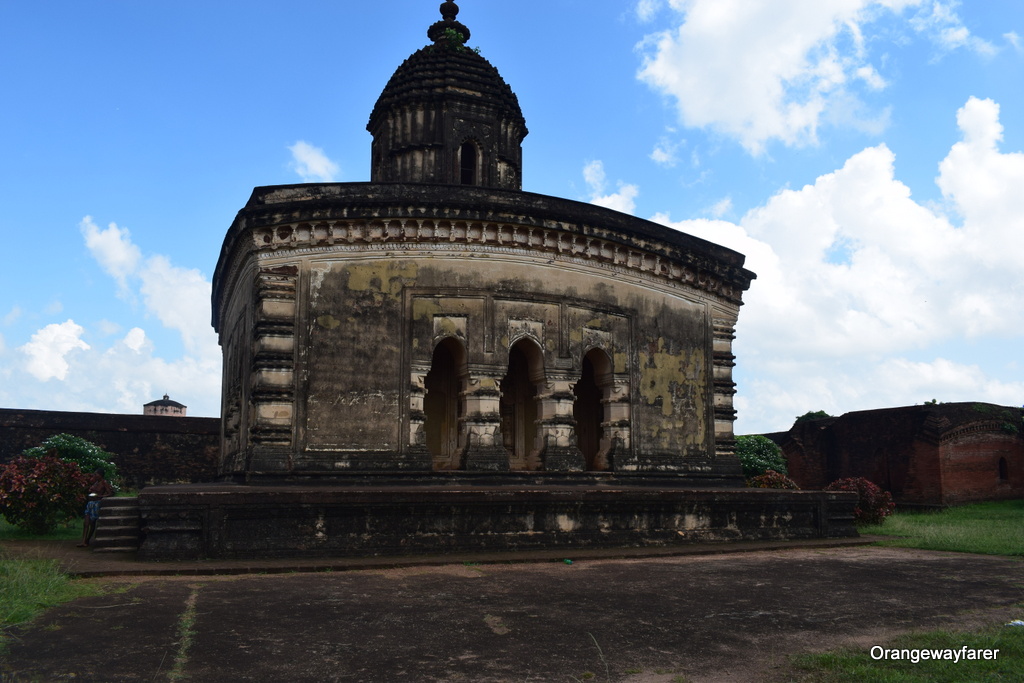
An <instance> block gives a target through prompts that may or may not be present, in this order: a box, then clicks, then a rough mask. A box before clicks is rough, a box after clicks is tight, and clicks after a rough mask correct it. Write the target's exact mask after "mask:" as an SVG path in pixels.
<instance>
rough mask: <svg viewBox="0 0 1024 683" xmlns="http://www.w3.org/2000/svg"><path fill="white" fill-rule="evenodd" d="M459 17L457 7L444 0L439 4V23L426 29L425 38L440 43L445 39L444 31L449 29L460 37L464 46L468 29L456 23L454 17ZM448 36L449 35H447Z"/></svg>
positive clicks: (467, 36)
mask: <svg viewBox="0 0 1024 683" xmlns="http://www.w3.org/2000/svg"><path fill="white" fill-rule="evenodd" d="M457 16H459V6H458V5H456V4H455V3H454V2H452V0H446V2H442V3H441V19H442V20H441V21H438V22H436V23H435V24H434V25H433V26H431V27H430V28H429V29H427V37H428V38H430V39H431V40H432V41H434V42H435V43H440V42H441V41H442V40H444V39H445V31H447V30H449V29H451V30H452V31H455V32H456V33H458V34H459V35H461V36H462V43H463V44H465V42H466V41H467V40H469V29H468V28H466V27H465V25H463V24H461V23H460V22H458V21H456V19H455V17H457ZM449 35H450V34H449Z"/></svg>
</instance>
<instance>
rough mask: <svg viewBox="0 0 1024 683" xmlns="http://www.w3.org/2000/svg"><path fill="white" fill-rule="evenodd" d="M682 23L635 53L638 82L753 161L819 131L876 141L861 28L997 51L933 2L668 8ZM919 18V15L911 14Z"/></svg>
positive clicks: (810, 0)
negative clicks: (850, 130) (856, 132)
mask: <svg viewBox="0 0 1024 683" xmlns="http://www.w3.org/2000/svg"><path fill="white" fill-rule="evenodd" d="M669 4H670V6H671V7H672V8H673V9H674V10H676V11H677V12H678V13H679V14H678V15H677V16H676V20H675V21H676V23H675V24H674V25H673V26H672V27H670V28H668V29H666V30H663V31H661V32H657V33H653V34H651V35H649V36H647V37H646V38H645V39H644V41H642V42H641V44H640V45H639V46H638V47H639V49H640V51H641V52H642V54H643V65H642V67H641V69H640V71H639V74H638V77H639V78H640V79H641V80H643V81H644V82H646V83H647V84H648V85H650V86H651V87H652V88H654V89H655V90H656V91H658V92H660V93H662V94H664V95H666V96H668V97H670V98H672V99H673V100H674V101H675V103H676V107H677V110H678V114H679V118H680V120H681V121H682V122H683V123H684V124H685V125H687V126H690V127H696V128H708V129H712V130H714V131H717V132H718V133H721V134H723V135H725V136H727V137H730V138H733V139H736V140H737V141H739V143H740V144H741V145H743V147H744V148H746V149H747V150H748V151H749V152H751V153H753V154H760V153H762V152H763V151H764V149H765V146H766V144H767V143H768V142H770V141H780V142H782V143H783V144H785V145H788V146H795V147H799V146H804V145H813V144H816V143H817V139H818V130H819V128H820V126H821V125H822V123H823V122H825V121H827V122H829V123H832V124H834V125H843V126H853V127H855V128H857V129H862V130H866V131H868V132H878V131H879V129H880V128H881V127H882V126H883V125H885V124H886V123H887V112H885V111H884V110H883V111H881V112H879V113H872V112H871V111H869V109H868V108H867V107H866V106H865V105H864V104H863V102H862V101H861V99H860V97H859V89H863V88H866V89H867V90H870V91H879V90H882V89H884V88H885V87H886V86H887V81H886V79H885V78H884V77H883V76H882V75H881V74H880V73H879V71H878V68H877V67H876V65H875V64H873V63H872V62H871V55H870V53H869V50H868V46H869V45H870V41H869V40H868V39H867V38H866V37H865V35H864V34H865V28H866V27H869V26H871V25H873V24H874V23H875V22H878V21H881V20H883V19H884V20H889V21H900V22H909V26H910V27H911V28H912V29H913V30H915V31H917V32H918V33H920V34H922V35H925V36H927V37H928V38H929V39H930V40H932V41H933V42H934V43H935V44H936V45H938V46H939V48H940V49H941V50H942V51H948V50H952V49H957V48H959V47H968V48H970V49H972V50H975V51H976V52H979V53H982V54H990V53H992V52H993V51H994V48H992V46H991V45H990V44H989V43H987V42H986V41H983V40H980V39H978V38H976V37H975V36H973V35H971V33H970V31H969V30H968V29H967V28H966V27H965V26H964V25H963V23H962V22H961V21H960V19H959V17H958V16H957V14H956V12H955V6H956V3H953V2H939V1H937V0H831V1H828V2H824V1H822V0H789V1H787V2H778V1H777V0H672V1H671V2H670V3H669ZM908 9H916V10H917V12H916V13H914V14H911V13H908V12H905V10H908Z"/></svg>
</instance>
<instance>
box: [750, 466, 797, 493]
mask: <svg viewBox="0 0 1024 683" xmlns="http://www.w3.org/2000/svg"><path fill="white" fill-rule="evenodd" d="M747 486H749V487H750V488H753V489H789V490H790V491H799V490H800V487H799V486H797V485H796V482H795V481H793V480H792V479H790V478H789V477H787V476H786V475H785V474H780V473H779V472H776V471H775V470H768V471H767V472H765V473H764V474H759V475H757V476H756V477H751V478H750V479H747Z"/></svg>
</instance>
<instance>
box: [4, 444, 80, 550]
mask: <svg viewBox="0 0 1024 683" xmlns="http://www.w3.org/2000/svg"><path fill="white" fill-rule="evenodd" d="M89 484H90V481H89V477H88V476H86V475H85V474H83V473H82V470H80V469H79V467H78V465H76V464H75V463H73V462H65V461H63V460H60V459H58V458H55V457H52V456H45V457H42V458H26V457H25V456H18V457H16V458H14V459H13V460H11V461H10V462H9V463H7V464H6V465H0V514H2V515H3V516H4V517H5V518H6V519H7V521H8V522H10V523H11V524H13V525H14V526H18V527H21V528H22V529H25V530H26V531H29V532H30V533H34V534H45V533H49V532H50V531H53V529H55V528H56V527H57V525H59V524H63V523H65V522H67V521H69V520H72V519H74V518H76V517H79V516H80V515H81V514H82V510H83V509H84V508H85V497H86V491H87V490H88V488H89Z"/></svg>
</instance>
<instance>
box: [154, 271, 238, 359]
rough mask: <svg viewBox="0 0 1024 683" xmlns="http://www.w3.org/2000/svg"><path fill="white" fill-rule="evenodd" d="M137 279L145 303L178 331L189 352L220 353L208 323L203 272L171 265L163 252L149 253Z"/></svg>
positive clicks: (207, 295) (207, 286) (208, 286)
mask: <svg viewBox="0 0 1024 683" xmlns="http://www.w3.org/2000/svg"><path fill="white" fill-rule="evenodd" d="M139 279H140V280H141V286H140V291H141V293H142V295H143V298H144V300H145V303H146V307H147V308H148V309H149V310H150V311H151V312H152V313H154V314H155V315H156V316H157V318H158V319H159V320H160V322H161V323H163V325H164V327H167V328H170V329H172V330H175V331H177V332H178V333H179V334H180V335H181V339H182V342H183V343H184V344H185V348H186V349H187V350H188V351H189V352H190V353H198V354H200V355H202V356H203V357H210V356H219V354H220V349H219V347H218V346H217V338H216V335H215V333H214V331H213V327H212V326H211V323H210V316H211V314H210V292H211V288H212V285H211V284H210V282H209V280H207V279H206V278H205V277H203V275H202V273H200V272H199V271H198V270H195V269H185V268H179V267H177V266H174V265H172V264H171V262H170V261H168V260H167V258H165V257H163V256H152V257H150V258H148V259H146V264H145V267H144V268H142V269H141V270H140V272H139Z"/></svg>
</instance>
